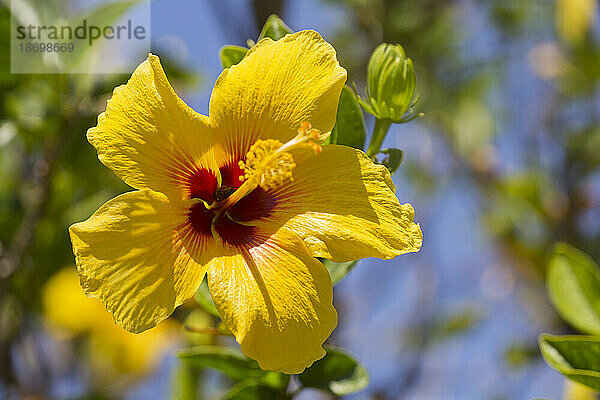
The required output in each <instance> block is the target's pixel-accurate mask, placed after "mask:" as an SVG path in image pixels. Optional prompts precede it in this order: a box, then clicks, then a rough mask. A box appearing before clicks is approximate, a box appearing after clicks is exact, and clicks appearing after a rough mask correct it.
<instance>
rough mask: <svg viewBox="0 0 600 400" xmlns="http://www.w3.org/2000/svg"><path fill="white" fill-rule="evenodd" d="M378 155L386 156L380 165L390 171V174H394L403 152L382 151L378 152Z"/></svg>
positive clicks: (397, 150) (395, 150)
mask: <svg viewBox="0 0 600 400" xmlns="http://www.w3.org/2000/svg"><path fill="white" fill-rule="evenodd" d="M379 154H385V155H386V156H385V157H384V158H383V160H381V162H380V164H381V165H383V166H384V167H386V168H387V169H388V171H390V174H393V173H394V172H396V170H397V169H398V168H399V167H400V164H401V163H402V159H403V158H404V152H403V151H402V150H400V149H384V150H380V151H379Z"/></svg>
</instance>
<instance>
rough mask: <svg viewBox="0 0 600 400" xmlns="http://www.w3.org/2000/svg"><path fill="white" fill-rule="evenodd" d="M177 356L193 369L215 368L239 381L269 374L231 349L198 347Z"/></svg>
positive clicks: (237, 351)
mask: <svg viewBox="0 0 600 400" xmlns="http://www.w3.org/2000/svg"><path fill="white" fill-rule="evenodd" d="M177 356H178V357H179V358H180V359H181V360H183V361H184V362H185V363H187V364H188V365H190V366H192V367H196V368H214V369H216V370H219V371H221V372H223V373H224V374H225V375H227V376H229V377H230V378H232V379H234V380H238V381H241V380H245V379H248V378H260V377H263V376H264V375H265V374H267V373H268V372H267V371H263V370H262V369H260V367H259V366H258V363H257V362H256V361H254V360H252V359H250V358H248V357H246V356H245V355H244V354H242V352H240V351H239V350H236V349H232V348H230V347H222V346H197V347H192V348H189V349H185V350H183V351H181V352H179V354H178V355H177Z"/></svg>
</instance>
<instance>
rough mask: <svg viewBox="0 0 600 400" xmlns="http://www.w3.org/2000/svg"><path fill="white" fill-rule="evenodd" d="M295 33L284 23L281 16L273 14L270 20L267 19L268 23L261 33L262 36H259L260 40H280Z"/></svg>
mask: <svg viewBox="0 0 600 400" xmlns="http://www.w3.org/2000/svg"><path fill="white" fill-rule="evenodd" d="M292 32H293V31H292V30H291V29H290V27H289V26H287V25H286V24H285V22H283V20H282V19H281V18H279V16H277V15H275V14H271V16H269V18H267V22H265V24H264V25H263V28H262V30H261V31H260V35H259V36H258V40H261V39H263V38H266V37H269V38H271V39H273V40H279V39H281V38H282V37H284V36H285V35H287V34H288V33H292Z"/></svg>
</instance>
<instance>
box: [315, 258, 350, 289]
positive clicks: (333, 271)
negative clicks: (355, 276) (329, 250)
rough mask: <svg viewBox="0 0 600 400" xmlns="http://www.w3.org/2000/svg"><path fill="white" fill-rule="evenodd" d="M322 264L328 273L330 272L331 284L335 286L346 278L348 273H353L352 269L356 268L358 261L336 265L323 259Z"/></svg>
mask: <svg viewBox="0 0 600 400" xmlns="http://www.w3.org/2000/svg"><path fill="white" fill-rule="evenodd" d="M321 262H322V263H323V264H324V265H325V268H327V271H329V276H331V282H332V283H333V284H334V285H335V284H337V283H338V282H339V281H341V280H342V278H343V277H344V276H346V274H347V273H348V272H350V271H352V269H353V268H354V267H355V266H356V263H357V262H358V261H350V262H345V263H335V262H333V261H329V260H325V259H323V260H321Z"/></svg>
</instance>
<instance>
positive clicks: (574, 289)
mask: <svg viewBox="0 0 600 400" xmlns="http://www.w3.org/2000/svg"><path fill="white" fill-rule="evenodd" d="M546 286H547V289H548V295H549V296H550V299H551V300H552V303H553V304H554V307H555V308H556V310H557V311H558V313H559V314H560V315H561V317H563V318H564V319H565V321H567V322H568V323H569V324H571V325H572V326H573V327H575V328H577V329H578V330H580V331H582V332H585V333H589V334H593V335H600V270H599V268H598V265H597V264H596V263H595V262H594V260H592V259H591V258H590V257H589V256H588V255H587V254H585V253H583V252H581V251H579V250H577V249H575V248H574V247H571V246H569V245H567V244H565V243H558V244H557V245H556V246H554V251H553V252H552V256H551V257H550V262H549V265H548V275H547V277H546Z"/></svg>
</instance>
